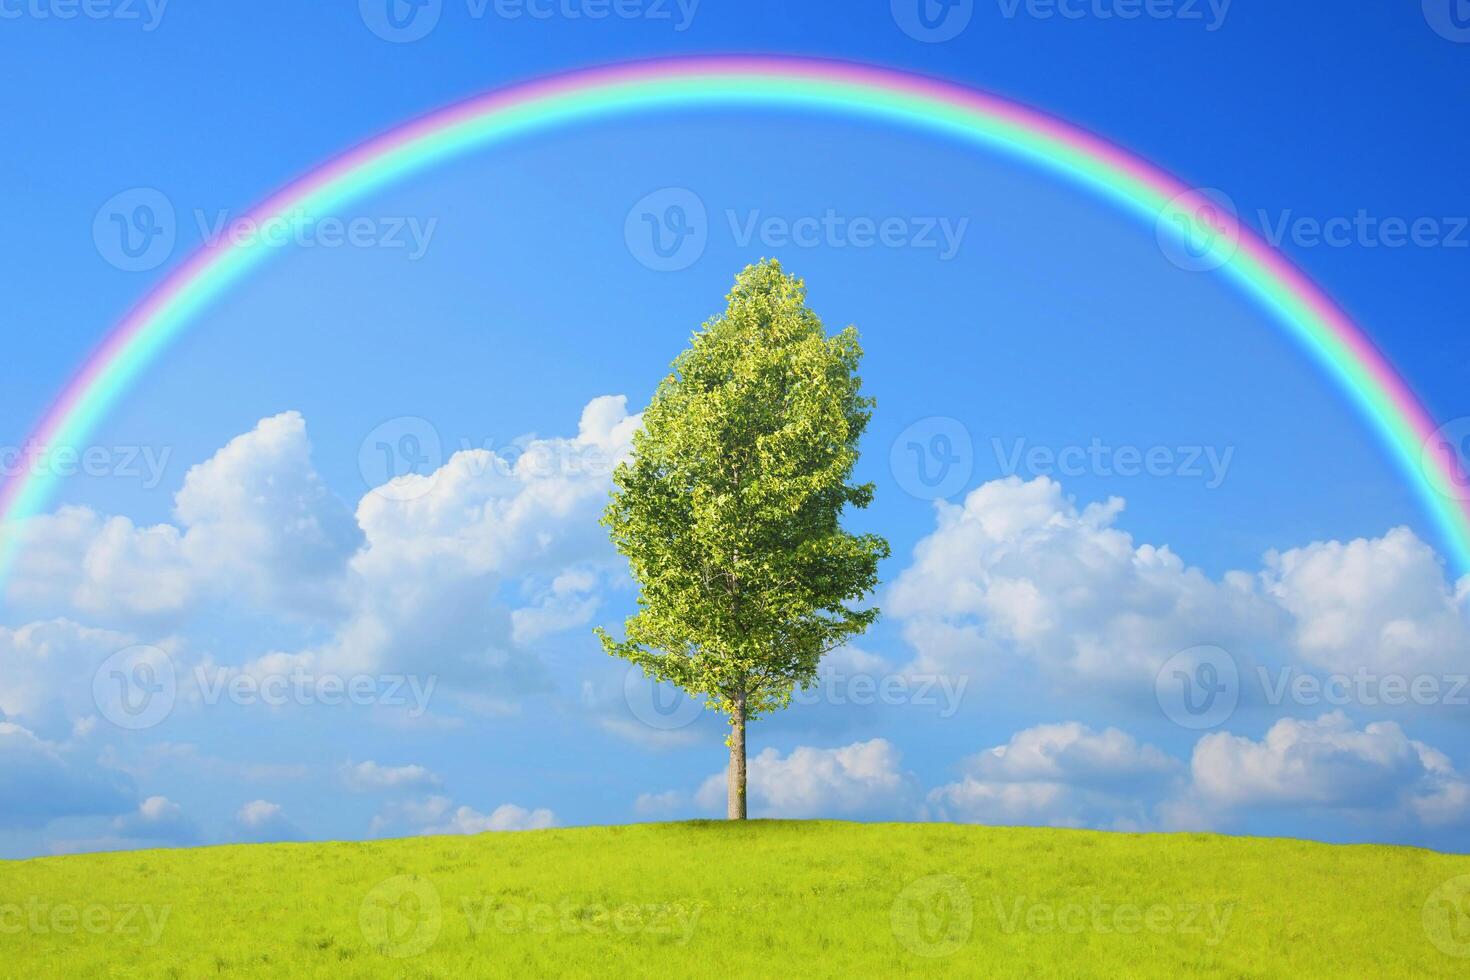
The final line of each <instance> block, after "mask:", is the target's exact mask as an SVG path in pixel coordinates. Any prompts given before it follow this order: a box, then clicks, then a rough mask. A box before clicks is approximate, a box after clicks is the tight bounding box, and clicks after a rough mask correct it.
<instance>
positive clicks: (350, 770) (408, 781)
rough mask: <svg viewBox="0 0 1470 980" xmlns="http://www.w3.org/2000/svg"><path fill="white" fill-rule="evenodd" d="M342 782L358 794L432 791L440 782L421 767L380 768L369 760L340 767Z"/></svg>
mask: <svg viewBox="0 0 1470 980" xmlns="http://www.w3.org/2000/svg"><path fill="white" fill-rule="evenodd" d="M341 774H342V781H343V783H345V784H346V786H347V788H348V789H350V790H353V791H354V792H358V793H371V792H376V791H379V790H399V789H433V788H435V787H437V786H439V785H441V780H440V779H439V777H438V776H436V775H434V774H433V773H432V772H430V771H429V770H428V769H425V768H424V767H423V766H417V765H409V766H381V765H379V764H378V763H376V762H373V761H371V760H369V761H367V762H358V763H352V762H348V763H345V764H344V765H343V766H342V771H341Z"/></svg>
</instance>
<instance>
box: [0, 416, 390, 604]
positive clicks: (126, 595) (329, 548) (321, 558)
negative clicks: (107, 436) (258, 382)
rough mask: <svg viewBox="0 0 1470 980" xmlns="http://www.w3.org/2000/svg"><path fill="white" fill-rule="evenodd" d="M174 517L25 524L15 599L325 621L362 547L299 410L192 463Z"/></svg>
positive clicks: (87, 517)
mask: <svg viewBox="0 0 1470 980" xmlns="http://www.w3.org/2000/svg"><path fill="white" fill-rule="evenodd" d="M174 513H175V516H176V518H177V520H178V525H177V526H174V525H168V524H160V525H156V526H153V527H137V526H135V525H134V524H133V523H132V522H131V521H130V520H128V519H127V518H125V517H110V518H104V517H102V516H100V515H98V514H97V513H95V512H94V511H92V510H90V509H89V508H86V507H74V506H72V507H63V508H61V509H60V510H58V511H57V512H56V513H54V514H49V515H43V516H40V517H36V518H33V519H31V520H29V521H27V522H25V523H24V524H23V525H22V528H21V531H20V533H21V534H22V540H23V542H24V547H23V548H22V549H21V551H20V555H19V558H18V560H17V568H16V574H15V577H14V582H13V584H12V585H11V586H10V592H9V595H10V597H11V598H12V599H13V600H15V601H17V602H20V603H23V604H28V605H39V606H43V607H48V608H49V607H55V606H57V605H61V606H63V607H65V608H67V609H71V610H76V611H78V612H81V613H85V614H89V615H93V616H98V617H102V618H104V619H119V618H124V619H125V618H131V617H148V616H158V615H163V614H177V613H180V612H182V611H185V610H187V609H188V608H189V607H191V605H192V604H194V603H196V602H198V601H201V600H203V599H205V598H211V597H213V598H221V597H223V598H226V599H229V600H230V601H233V602H241V601H247V602H250V603H252V604H253V605H254V606H256V607H258V608H268V609H271V610H274V611H276V612H281V613H289V614H296V613H303V612H304V613H312V614H322V613H325V612H327V611H329V610H330V609H331V608H333V606H334V604H335V603H336V602H337V601H338V600H339V597H338V596H337V595H336V590H337V589H338V588H339V587H340V582H341V575H342V573H343V571H344V570H345V567H346V562H347V560H348V558H349V557H350V556H351V555H352V554H353V553H354V552H355V551H356V550H357V547H358V545H359V543H360V540H361V538H360V534H359V532H358V530H357V528H356V527H355V526H354V523H353V519H352V514H351V512H350V511H349V510H348V508H347V507H346V505H345V504H344V503H343V502H342V501H340V500H338V499H337V498H336V497H335V496H333V495H332V494H331V493H330V492H329V491H328V490H327V488H326V486H325V484H323V483H322V480H321V478H320V477H319V476H318V475H317V473H316V470H315V469H314V468H313V467H312V465H311V444H310V442H309V441H308V440H307V437H306V423H305V421H304V420H303V419H302V417H301V416H300V415H299V414H298V413H296V412H285V413H282V414H280V415H276V416H273V417H271V418H267V419H262V420H261V421H260V423H259V424H257V425H256V426H255V428H254V429H252V430H251V431H250V432H247V433H245V434H244V435H240V436H237V437H236V438H234V439H232V440H230V442H229V443H228V444H227V445H225V447H224V448H222V449H221V450H219V452H217V453H216V454H215V455H214V456H213V457H212V458H210V459H209V460H206V461H205V462H203V463H200V464H198V465H196V466H194V467H192V468H190V470H189V471H188V473H187V474H186V475H185V477H184V482H183V486H182V487H181V488H180V490H179V492H178V493H177V494H176V495H175V497H174Z"/></svg>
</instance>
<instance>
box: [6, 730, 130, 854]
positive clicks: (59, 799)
mask: <svg viewBox="0 0 1470 980" xmlns="http://www.w3.org/2000/svg"><path fill="white" fill-rule="evenodd" d="M0 800H3V801H4V802H3V804H0V827H3V828H40V827H44V826H45V825H46V824H48V823H50V822H51V821H52V820H55V819H57V818H59V817H76V816H111V815H113V814H121V813H124V812H126V811H128V810H130V809H131V808H132V807H133V806H134V805H135V804H136V800H137V795H136V791H135V790H134V788H133V785H132V780H131V779H129V778H128V777H127V776H126V775H125V774H123V773H119V772H116V771H114V770H109V769H104V768H102V767H101V766H99V765H97V764H95V763H93V762H91V761H89V760H86V759H83V758H79V757H78V756H77V754H76V752H74V751H68V750H67V749H66V748H65V747H64V746H62V745H59V744H57V743H54V742H48V741H46V740H44V739H41V738H38V737H36V735H35V733H34V732H31V731H30V730H29V729H26V728H22V727H21V726H20V725H17V724H14V723H12V722H0Z"/></svg>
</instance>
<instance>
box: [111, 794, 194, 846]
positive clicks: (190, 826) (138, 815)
mask: <svg viewBox="0 0 1470 980" xmlns="http://www.w3.org/2000/svg"><path fill="white" fill-rule="evenodd" d="M112 830H113V832H114V834H115V835H116V836H117V837H118V838H120V839H121V840H123V841H129V842H138V843H140V844H153V845H157V844H171V845H177V846H183V845H187V844H194V843H197V842H198V840H199V832H198V829H197V828H196V827H195V825H194V821H192V820H190V819H189V818H188V817H186V816H185V815H184V809H183V807H181V806H179V804H177V803H175V802H173V801H172V800H170V799H169V798H168V797H166V796H150V797H148V798H147V799H146V800H144V801H143V802H142V803H139V804H138V808H137V809H136V810H134V811H133V812H132V813H126V814H123V815H122V816H120V817H116V818H114V819H113V821H112Z"/></svg>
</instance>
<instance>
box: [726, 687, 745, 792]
mask: <svg viewBox="0 0 1470 980" xmlns="http://www.w3.org/2000/svg"><path fill="white" fill-rule="evenodd" d="M728 802H729V806H728V808H727V815H728V816H729V818H730V819H731V820H744V819H745V696H744V695H743V694H742V695H741V696H740V697H739V698H737V699H736V700H735V710H734V711H732V712H731V713H730V790H729V797H728Z"/></svg>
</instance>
